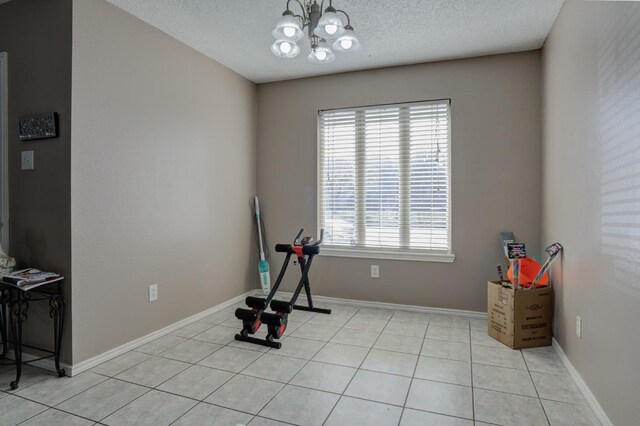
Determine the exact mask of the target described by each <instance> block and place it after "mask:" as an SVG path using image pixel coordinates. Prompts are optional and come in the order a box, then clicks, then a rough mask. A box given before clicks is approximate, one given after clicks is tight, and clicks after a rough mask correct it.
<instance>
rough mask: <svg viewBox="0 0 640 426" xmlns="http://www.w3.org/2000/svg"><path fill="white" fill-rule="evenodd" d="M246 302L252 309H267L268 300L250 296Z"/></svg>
mask: <svg viewBox="0 0 640 426" xmlns="http://www.w3.org/2000/svg"><path fill="white" fill-rule="evenodd" d="M245 302H246V303H247V306H248V307H250V308H256V309H265V308H266V307H267V300H266V299H265V298H264V297H253V296H249V297H247V299H246V300H245Z"/></svg>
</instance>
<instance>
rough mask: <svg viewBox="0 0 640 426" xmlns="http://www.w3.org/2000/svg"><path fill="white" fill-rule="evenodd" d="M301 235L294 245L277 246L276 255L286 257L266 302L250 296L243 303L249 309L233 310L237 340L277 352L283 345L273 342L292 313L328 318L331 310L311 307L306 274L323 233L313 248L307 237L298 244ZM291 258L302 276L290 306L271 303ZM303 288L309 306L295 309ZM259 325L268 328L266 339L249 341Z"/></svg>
mask: <svg viewBox="0 0 640 426" xmlns="http://www.w3.org/2000/svg"><path fill="white" fill-rule="evenodd" d="M303 232H304V229H300V232H298V235H296V237H295V239H294V240H293V244H276V252H279V253H286V257H285V259H284V262H283V264H282V268H280V273H279V274H278V278H277V279H276V282H275V283H274V285H273V287H272V289H271V291H270V292H269V294H268V295H267V297H266V298H261V297H253V296H249V297H247V299H246V303H247V306H248V307H249V308H251V309H243V308H238V309H236V312H235V315H236V318H238V319H240V320H242V325H243V327H242V331H240V333H238V334H236V335H235V339H236V340H239V341H244V342H249V343H255V344H258V345H263V346H268V347H271V348H276V349H280V348H281V347H282V343H281V342H275V341H274V339H279V338H280V337H282V333H284V331H285V329H286V327H287V322H288V315H289V314H290V313H291V312H292V311H293V310H294V309H296V310H299V311H309V312H317V313H321V314H331V309H324V308H316V307H315V306H313V299H312V297H311V284H310V282H309V270H310V269H311V264H312V263H313V258H314V257H315V256H316V255H317V254H318V253H320V244H322V239H323V237H324V230H320V239H319V240H318V241H316V242H315V243H313V244H308V243H309V242H310V241H311V238H310V237H305V238H303V239H302V241H300V236H301V235H302V233H303ZM294 254H295V255H296V257H297V261H298V263H299V264H300V271H301V273H302V276H301V278H300V281H298V286H297V287H296V290H295V292H294V293H293V296H292V297H291V300H290V301H289V302H286V301H281V300H273V298H274V296H275V295H276V292H277V291H278V287H280V283H281V282H282V279H283V278H284V275H285V272H286V271H287V266H288V265H289V261H290V260H291V256H292V255H294ZM303 288H304V290H305V294H306V296H307V303H308V305H309V306H304V305H296V301H297V300H298V296H299V295H300V293H301V292H302V289H303ZM268 306H270V307H271V309H272V310H273V311H274V312H275V313H269V312H265V311H266V309H267V307H268ZM262 324H266V325H267V327H268V333H267V336H266V337H265V338H264V339H258V338H256V337H251V336H250V334H254V333H255V332H256V331H258V329H259V328H260V326H261V325H262Z"/></svg>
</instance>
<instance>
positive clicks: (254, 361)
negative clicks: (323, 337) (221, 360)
mask: <svg viewBox="0 0 640 426" xmlns="http://www.w3.org/2000/svg"><path fill="white" fill-rule="evenodd" d="M316 315H317V314H316ZM314 316H315V315H312V316H310V317H309V318H307V319H306V320H305V321H302V322H301V324H300V326H299V327H297V328H296V330H297V329H298V328H300V327H302V325H304V324H306V323H307V321H309V320H310V319H311V318H313V317H314ZM229 328H230V327H229ZM289 336H290V335H287V338H288V337H289ZM282 340H286V338H285V339H282ZM233 342H235V337H234V340H232V341H231V342H229V343H227V344H226V345H224V346H223V347H227V346H229V345H230V344H231V343H233ZM231 347H235V346H231ZM235 348H237V349H243V348H238V347H235ZM220 349H222V348H219V349H218V350H220ZM269 351H270V349H268V350H266V351H255V352H259V353H260V354H261V355H260V356H258V358H256V359H255V360H253V361H251V362H250V363H249V364H248V365H247V366H246V367H244V368H243V369H242V370H240V371H238V372H234V375H233V377H231V378H230V379H229V380H227V382H225V384H226V383H228V382H229V381H231V380H233V379H234V378H236V377H237V376H239V375H241V373H242V372H243V371H244V370H246V369H247V368H248V367H249V366H251V365H253V364H254V363H256V362H257V361H258V360H260V358H262V357H263V356H264V355H265V354H267V353H269ZM215 352H217V351H214V352H213V353H215ZM208 356H209V355H207V357H208ZM280 356H282V355H280ZM205 358H206V357H205ZM203 359H204V358H203ZM201 361H202V360H201ZM305 365H306V364H305ZM303 368H304V367H303ZM223 371H224V370H223ZM243 376H248V375H243ZM248 377H254V376H248ZM254 378H255V377H254ZM259 379H260V378H259ZM263 380H264V379H263ZM274 381H275V380H274ZM277 383H280V382H277ZM222 386H224V384H223V385H220V386H219V387H217V388H216V389H214V390H213V391H212V392H211V393H209V394H208V395H207V396H206V397H204V399H203V400H201V401H200V402H199V403H205V404H209V403H208V402H205V400H206V399H207V398H209V397H210V396H211V395H213V394H214V393H215V392H216V391H217V390H218V389H220V388H221V387H222ZM285 387H286V384H285V385H284V386H283V387H282V389H284V388H285ZM282 389H280V391H278V392H277V393H276V394H275V395H274V396H273V397H272V398H271V399H270V400H269V401H268V402H267V403H266V404H265V405H264V406H263V407H262V408H261V409H260V410H259V411H258V414H259V413H260V412H261V411H262V410H263V409H264V408H265V407H266V406H267V405H268V404H269V403H270V402H271V401H272V400H273V398H275V397H276V396H277V395H278V394H279V393H280V392H282ZM199 403H198V404H199ZM198 404H196V405H194V406H193V407H191V408H190V409H189V410H187V411H186V412H185V413H183V414H182V415H181V416H179V417H178V418H177V419H175V420H174V421H173V422H171V425H172V424H174V423H175V422H177V421H178V420H180V419H181V418H182V417H184V416H186V415H187V413H189V412H190V411H191V410H193V409H194V408H195V407H197V406H198ZM211 405H215V404H211ZM216 406H217V405H216ZM222 408H226V409H229V408H228V407H222ZM236 411H237V410H236ZM247 414H250V413H247ZM258 414H251V415H253V416H254V417H253V418H255V417H257V415H258ZM253 418H252V419H251V420H253ZM251 420H249V422H251Z"/></svg>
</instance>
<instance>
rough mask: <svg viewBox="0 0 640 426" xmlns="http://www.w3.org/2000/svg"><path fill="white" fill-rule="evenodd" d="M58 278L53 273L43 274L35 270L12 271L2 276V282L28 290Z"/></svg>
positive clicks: (57, 275) (58, 276)
mask: <svg viewBox="0 0 640 426" xmlns="http://www.w3.org/2000/svg"><path fill="white" fill-rule="evenodd" d="M56 278H60V275H59V274H56V273H54V272H44V271H41V270H39V269H35V268H27V269H21V270H19V271H13V272H11V273H9V274H7V275H3V276H2V281H4V282H5V283H10V284H14V285H15V286H17V287H19V288H21V289H24V290H28V289H30V288H33V287H37V286H38V285H41V284H45V283H47V282H49V281H52V280H55V279H56Z"/></svg>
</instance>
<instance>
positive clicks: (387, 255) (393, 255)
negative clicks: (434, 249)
mask: <svg viewBox="0 0 640 426" xmlns="http://www.w3.org/2000/svg"><path fill="white" fill-rule="evenodd" d="M320 256H327V257H352V258H359V259H385V260H408V261H417V262H438V263H453V261H454V260H455V258H456V255H455V254H453V253H424V252H422V253H421V252H410V251H407V252H399V251H381V250H367V249H353V248H335V247H322V248H321V249H320Z"/></svg>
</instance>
